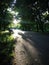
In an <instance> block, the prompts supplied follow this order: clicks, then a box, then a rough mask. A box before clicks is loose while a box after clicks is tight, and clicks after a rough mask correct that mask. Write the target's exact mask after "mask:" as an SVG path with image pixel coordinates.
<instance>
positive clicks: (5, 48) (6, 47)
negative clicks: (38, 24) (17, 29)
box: [0, 31, 14, 65]
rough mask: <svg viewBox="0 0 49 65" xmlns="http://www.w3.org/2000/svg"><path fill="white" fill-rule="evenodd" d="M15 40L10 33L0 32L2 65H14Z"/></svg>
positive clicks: (0, 59)
mask: <svg viewBox="0 0 49 65" xmlns="http://www.w3.org/2000/svg"><path fill="white" fill-rule="evenodd" d="M13 50H14V39H13V37H12V35H11V34H10V33H9V32H8V31H2V32H0V65H12V64H11V61H12V59H13Z"/></svg>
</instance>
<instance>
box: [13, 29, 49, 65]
mask: <svg viewBox="0 0 49 65" xmlns="http://www.w3.org/2000/svg"><path fill="white" fill-rule="evenodd" d="M13 31H14V34H13V37H14V39H15V43H16V44H15V49H14V54H15V55H14V59H13V64H14V65H46V64H48V59H46V58H48V54H49V53H48V52H47V51H48V50H49V46H48V43H49V40H48V39H49V36H47V35H43V34H41V33H35V32H30V31H27V32H26V31H21V30H13ZM43 46H44V47H43ZM46 50H47V51H46ZM47 53H48V54H47ZM45 54H46V55H45Z"/></svg>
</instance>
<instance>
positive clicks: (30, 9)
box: [16, 0, 48, 32]
mask: <svg viewBox="0 0 49 65" xmlns="http://www.w3.org/2000/svg"><path fill="white" fill-rule="evenodd" d="M16 8H18V9H19V13H20V14H21V17H22V19H27V20H30V21H34V22H36V25H37V31H38V30H39V28H40V30H41V31H42V32H43V31H44V27H43V26H44V23H45V22H46V20H45V16H46V14H45V15H44V16H43V14H44V13H47V11H48V0H44V1H43V0H25V1H24V0H17V2H16ZM47 15H48V14H47Z"/></svg>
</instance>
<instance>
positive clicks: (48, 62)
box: [19, 32, 49, 65]
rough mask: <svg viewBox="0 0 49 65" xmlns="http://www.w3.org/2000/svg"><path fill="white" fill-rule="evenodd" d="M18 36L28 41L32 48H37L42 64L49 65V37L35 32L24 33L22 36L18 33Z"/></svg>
mask: <svg viewBox="0 0 49 65" xmlns="http://www.w3.org/2000/svg"><path fill="white" fill-rule="evenodd" d="M19 35H21V36H22V38H23V39H24V40H26V41H28V42H29V43H30V44H31V45H32V46H34V47H35V48H37V50H38V52H39V55H40V58H41V61H42V64H43V65H49V35H48V34H47V35H46V34H42V33H35V32H25V33H24V34H22V33H19ZM27 45H28V44H27ZM24 46H25V48H26V50H28V49H27V46H26V45H25V44H24ZM31 51H32V50H31Z"/></svg>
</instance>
